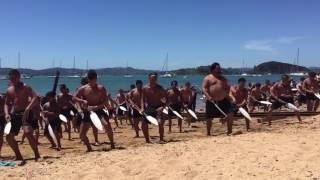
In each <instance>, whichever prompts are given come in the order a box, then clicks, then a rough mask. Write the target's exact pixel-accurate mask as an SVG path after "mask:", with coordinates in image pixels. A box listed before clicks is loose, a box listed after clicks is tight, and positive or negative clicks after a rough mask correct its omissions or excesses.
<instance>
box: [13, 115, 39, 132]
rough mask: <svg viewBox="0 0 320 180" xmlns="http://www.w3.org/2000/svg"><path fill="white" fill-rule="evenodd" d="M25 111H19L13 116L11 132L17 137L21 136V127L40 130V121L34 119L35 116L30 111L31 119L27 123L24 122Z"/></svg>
mask: <svg viewBox="0 0 320 180" xmlns="http://www.w3.org/2000/svg"><path fill="white" fill-rule="evenodd" d="M23 113H24V111H19V112H15V113H13V114H11V125H12V126H11V131H10V133H12V134H14V135H15V136H16V135H18V134H19V131H20V129H21V126H31V127H32V128H33V129H36V128H37V127H38V128H39V125H38V121H37V120H35V119H34V118H33V114H32V112H31V111H30V112H29V117H28V118H27V119H26V121H24V122H22V116H23Z"/></svg>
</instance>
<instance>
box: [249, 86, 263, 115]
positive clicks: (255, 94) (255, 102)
mask: <svg viewBox="0 0 320 180" xmlns="http://www.w3.org/2000/svg"><path fill="white" fill-rule="evenodd" d="M263 100H265V99H264V98H263V94H262V91H261V84H260V83H256V86H255V88H253V89H252V91H251V93H250V94H249V107H250V110H249V111H250V112H253V111H254V109H255V107H256V106H258V107H259V106H260V105H261V103H259V101H263Z"/></svg>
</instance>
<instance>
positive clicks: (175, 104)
mask: <svg viewBox="0 0 320 180" xmlns="http://www.w3.org/2000/svg"><path fill="white" fill-rule="evenodd" d="M167 97H168V103H169V104H170V105H169V106H170V108H172V109H173V110H174V111H177V112H178V113H180V111H181V92H180V90H179V89H178V82H177V81H171V88H170V89H169V90H168V91H167ZM168 112H169V114H168V121H169V133H171V126H172V117H174V116H175V114H174V113H173V112H172V111H171V110H170V109H169V110H168ZM178 127H179V132H180V133H181V132H182V119H180V118H178Z"/></svg>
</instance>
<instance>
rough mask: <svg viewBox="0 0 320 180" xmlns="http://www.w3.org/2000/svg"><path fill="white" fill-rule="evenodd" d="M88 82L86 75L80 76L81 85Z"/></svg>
mask: <svg viewBox="0 0 320 180" xmlns="http://www.w3.org/2000/svg"><path fill="white" fill-rule="evenodd" d="M88 83H89V80H88V77H83V78H81V85H83V86H84V85H86V84H88Z"/></svg>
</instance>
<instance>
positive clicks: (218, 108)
mask: <svg viewBox="0 0 320 180" xmlns="http://www.w3.org/2000/svg"><path fill="white" fill-rule="evenodd" d="M229 89H230V86H229V84H228V81H227V79H226V78H225V77H223V76H222V72H221V68H220V65H219V63H213V64H212V65H211V67H210V74H209V75H207V76H206V77H205V78H204V79H203V81H202V92H203V94H204V96H205V98H206V117H207V135H208V136H210V135H211V127H212V119H213V118H218V117H221V116H222V117H224V118H226V120H227V134H228V135H230V134H231V133H232V123H233V114H234V108H233V107H232V104H231V102H230V97H229Z"/></svg>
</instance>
